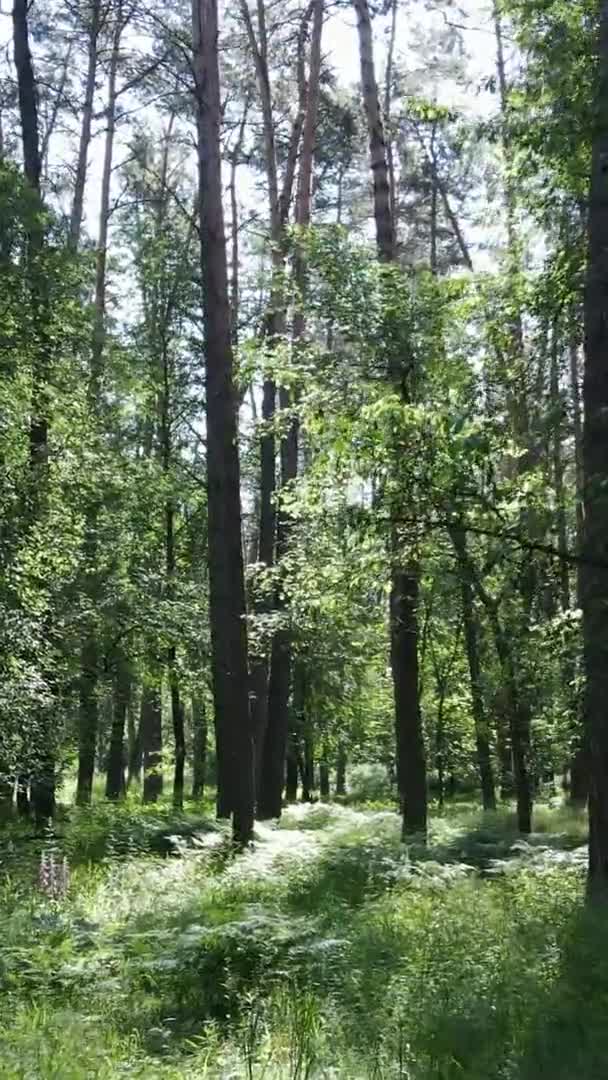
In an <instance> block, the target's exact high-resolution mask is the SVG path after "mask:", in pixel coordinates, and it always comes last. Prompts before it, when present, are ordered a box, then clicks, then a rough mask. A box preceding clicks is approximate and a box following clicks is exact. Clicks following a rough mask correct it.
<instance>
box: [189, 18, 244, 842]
mask: <svg viewBox="0 0 608 1080" xmlns="http://www.w3.org/2000/svg"><path fill="white" fill-rule="evenodd" d="M218 30H219V27H218V13H217V0H194V4H193V48H194V72H195V89H196V104H197V123H198V159H199V180H200V226H201V227H200V239H201V259H202V275H203V315H204V332H205V376H206V377H205V386H206V409H207V512H208V543H209V554H208V558H209V616H210V624H211V647H212V678H213V699H214V710H215V719H216V732H217V736H218V749H219V757H218V765H219V769H218V785H219V786H220V787H221V788H222V789H223V790H222V795H221V800H224V803H225V805H226V806H227V807H229V809H230V811H231V813H232V821H233V835H234V840H235V843H237V844H246V843H248V842H249V840H250V839H251V836H252V834H253V814H254V776H253V741H252V731H251V726H250V716H249V688H248V672H247V633H246V623H245V615H246V608H245V581H244V570H243V552H242V546H241V506H240V475H239V452H238V427H237V399H236V394H235V387H234V379H233V356H232V344H231V337H230V304H229V301H228V274H227V266H226V239H225V233H224V214H223V207H222V177H221V158H220V122H221V100H220V81H219V66H218Z"/></svg>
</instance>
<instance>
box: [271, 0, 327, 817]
mask: <svg viewBox="0 0 608 1080" xmlns="http://www.w3.org/2000/svg"><path fill="white" fill-rule="evenodd" d="M312 8H313V27H312V39H311V46H310V71H309V79H308V92H307V94H306V107H305V117H304V123H303V132H302V151H301V155H300V171H299V175H298V187H297V198H296V215H295V216H296V224H297V225H298V226H299V227H300V228H306V227H307V226H308V225H309V224H310V214H311V186H312V170H313V161H314V141H315V131H316V124H317V112H318V102H319V82H320V71H321V34H322V29H323V0H313V5H312ZM294 279H295V288H296V291H297V293H298V294H299V295H298V300H297V301H296V311H295V314H294V320H293V328H292V340H293V343H294V353H295V354H297V348H298V345H299V343H300V342H301V340H302V337H303V335H304V326H305V320H304V308H303V304H304V296H305V292H306V268H305V262H304V257H303V254H302V252H301V251H299V250H298V251H296V256H295V259H294ZM279 401H280V405H281V409H282V411H283V412H284V413H286V414H288V413H289V411H290V410H291V409H292V408H293V404H294V403H293V401H292V396H291V394H290V393H289V391H288V390H287V388H285V387H281V388H280V391H279ZM297 473H298V419H297V416H293V417H292V419H291V422H290V426H289V430H288V432H287V435H286V436H285V437H284V438H283V439H282V440H281V486H282V488H289V487H290V486H291V485H292V484H293V482H294V481H295V479H296V477H297ZM290 534H291V517H290V515H289V514H288V512H287V511H286V509H285V506H284V505H283V504H279V510H278V515H277V546H276V555H277V560H278V561H279V562H280V561H281V560H283V559H284V558H285V556H286V554H287V551H288V549H289V539H290ZM275 606H276V608H277V609H278V610H280V609H281V607H282V606H284V605H283V604H282V603H281V601H280V599H279V598H278V597H277V600H276V604H275ZM290 689H291V629H290V627H288V626H286V625H283V626H281V627H280V628H279V629H278V630H277V632H276V634H275V637H274V640H273V644H272V650H271V658H270V679H269V686H268V716H267V718H266V733H265V738H264V742H263V749H262V755H261V765H260V772H259V792H258V814H259V816H260V817H261V818H273V817H279V816H280V813H281V808H282V804H283V789H284V785H285V756H286V752H287V736H288V730H289V694H290Z"/></svg>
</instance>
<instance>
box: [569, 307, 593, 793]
mask: <svg viewBox="0 0 608 1080" xmlns="http://www.w3.org/2000/svg"><path fill="white" fill-rule="evenodd" d="M569 323H570V338H569V347H568V351H569V358H570V396H571V407H572V429H573V433H574V462H575V470H576V508H575V512H576V550H577V552H579V554H580V553H582V552H583V548H584V535H585V516H584V505H583V504H584V488H585V484H584V474H583V419H582V409H581V391H580V376H579V344H578V339H577V333H576V327H577V313H576V311H575V310H574V307H573V308H572V309H571V310H570V312H569ZM581 586H582V576H581V567H580V565H579V566H578V567H577V571H576V604H577V607H578V608H579V609H581V610H582V607H583V600H582V590H581ZM576 712H577V719H578V726H579V727H580V728H581V731H580V734H579V737H578V740H577V745H576V748H575V750H574V753H573V755H572V761H571V763H570V802H571V803H572V804H573V805H574V806H581V807H582V806H585V805H586V803H587V799H588V797H589V746H588V740H587V736H586V731H585V725H584V722H583V717H582V716H581V712H582V709H581V702H580V700H579V697H578V696H577V700H576Z"/></svg>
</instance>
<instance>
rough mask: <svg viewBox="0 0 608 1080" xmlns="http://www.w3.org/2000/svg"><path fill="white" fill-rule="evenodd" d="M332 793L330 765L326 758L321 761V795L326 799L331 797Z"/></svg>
mask: <svg viewBox="0 0 608 1080" xmlns="http://www.w3.org/2000/svg"><path fill="white" fill-rule="evenodd" d="M330 794H331V792H330V787H329V765H328V764H327V761H325V760H324V761H321V762H320V763H319V795H320V796H321V798H322V799H323V800H326V799H329V797H330Z"/></svg>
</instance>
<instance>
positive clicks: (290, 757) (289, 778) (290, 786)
mask: <svg viewBox="0 0 608 1080" xmlns="http://www.w3.org/2000/svg"><path fill="white" fill-rule="evenodd" d="M297 797H298V746H297V735H296V733H295V731H291V732H290V733H289V738H288V740H287V760H286V767H285V801H286V802H288V803H293V802H295V801H296V799H297Z"/></svg>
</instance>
